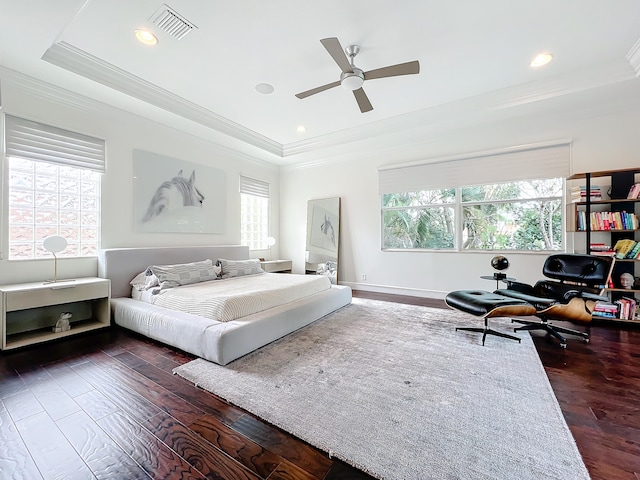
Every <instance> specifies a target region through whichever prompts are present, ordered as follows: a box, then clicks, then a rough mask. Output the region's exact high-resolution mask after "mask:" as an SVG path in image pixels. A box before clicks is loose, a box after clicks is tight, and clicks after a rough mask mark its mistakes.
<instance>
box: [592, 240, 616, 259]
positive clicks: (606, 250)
mask: <svg viewBox="0 0 640 480" xmlns="http://www.w3.org/2000/svg"><path fill="white" fill-rule="evenodd" d="M589 253H590V254H591V255H600V256H603V257H612V256H613V255H615V253H616V252H615V251H614V250H613V248H611V245H606V244H604V243H591V244H590V245H589Z"/></svg>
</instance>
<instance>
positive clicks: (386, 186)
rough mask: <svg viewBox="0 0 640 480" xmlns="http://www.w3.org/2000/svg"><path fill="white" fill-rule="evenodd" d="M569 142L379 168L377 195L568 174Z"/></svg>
mask: <svg viewBox="0 0 640 480" xmlns="http://www.w3.org/2000/svg"><path fill="white" fill-rule="evenodd" d="M570 167H571V142H569V141H561V142H556V143H552V144H544V145H542V144H540V145H527V146H523V147H513V148H507V149H502V150H493V151H488V152H477V153H472V154H468V155H463V156H458V157H453V158H449V159H445V160H435V161H433V162H432V163H425V162H419V163H412V164H403V165H388V166H381V167H379V168H378V191H379V193H380V194H385V193H399V192H416V191H420V190H435V189H440V188H454V187H464V186H470V185H487V184H494V183H502V182H512V181H518V180H534V179H539V178H565V177H567V176H569V174H570Z"/></svg>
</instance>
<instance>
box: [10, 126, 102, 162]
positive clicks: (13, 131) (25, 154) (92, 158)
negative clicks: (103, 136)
mask: <svg viewBox="0 0 640 480" xmlns="http://www.w3.org/2000/svg"><path fill="white" fill-rule="evenodd" d="M5 145H6V155H7V156H8V157H11V156H14V157H22V158H28V159H31V160H41V161H45V162H50V163H55V164H58V165H67V166H71V167H79V168H88V169H91V170H96V171H98V172H104V171H105V142H104V140H100V139H98V138H93V137H89V136H87V135H82V134H80V133H75V132H70V131H69V130H63V129H62V128H57V127H52V126H49V125H45V124H43V123H38V122H32V121H30V120H25V119H23V118H18V117H14V116H12V115H5Z"/></svg>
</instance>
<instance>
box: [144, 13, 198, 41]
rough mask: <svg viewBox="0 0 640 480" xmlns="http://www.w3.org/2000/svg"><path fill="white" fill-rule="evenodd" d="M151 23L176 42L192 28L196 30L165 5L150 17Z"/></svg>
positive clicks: (191, 24)
mask: <svg viewBox="0 0 640 480" xmlns="http://www.w3.org/2000/svg"><path fill="white" fill-rule="evenodd" d="M151 22H152V23H153V24H154V25H156V26H157V27H159V28H160V29H161V30H162V31H163V32H165V33H167V34H168V35H170V36H172V37H173V38H176V39H178V40H180V39H181V38H183V37H184V36H185V35H186V34H187V33H189V32H190V31H191V30H193V29H194V28H198V27H196V26H195V25H194V24H193V23H191V22H190V21H188V20H187V19H185V18H184V17H183V16H182V15H180V14H178V13H177V12H176V11H175V10H173V9H172V8H171V7H169V6H168V5H166V4H165V5H162V7H160V9H159V10H158V11H157V12H156V13H154V14H153V15H152V17H151Z"/></svg>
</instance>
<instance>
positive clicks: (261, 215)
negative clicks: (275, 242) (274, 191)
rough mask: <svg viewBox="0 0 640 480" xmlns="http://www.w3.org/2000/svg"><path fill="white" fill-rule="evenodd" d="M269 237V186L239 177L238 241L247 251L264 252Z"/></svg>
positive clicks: (258, 181)
mask: <svg viewBox="0 0 640 480" xmlns="http://www.w3.org/2000/svg"><path fill="white" fill-rule="evenodd" d="M267 237H269V184H268V183H266V182H263V181H261V180H255V179H253V178H249V177H245V176H243V175H241V176H240V241H241V243H242V245H248V246H249V250H266V249H268V248H269V246H268V245H267Z"/></svg>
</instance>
